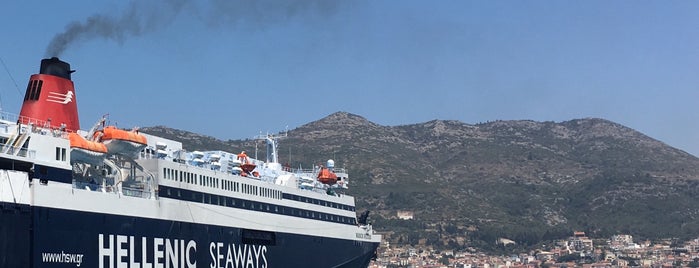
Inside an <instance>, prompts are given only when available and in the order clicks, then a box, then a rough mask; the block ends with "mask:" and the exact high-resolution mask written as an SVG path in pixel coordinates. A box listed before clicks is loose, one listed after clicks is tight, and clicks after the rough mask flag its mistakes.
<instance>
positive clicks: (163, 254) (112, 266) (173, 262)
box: [98, 234, 268, 268]
mask: <svg viewBox="0 0 699 268" xmlns="http://www.w3.org/2000/svg"><path fill="white" fill-rule="evenodd" d="M98 240H99V266H98V267H100V268H185V267H186V268H195V267H198V266H197V242H196V241H194V240H184V239H169V238H158V237H154V238H148V237H138V238H137V237H134V236H126V235H111V234H110V235H104V234H99V238H98ZM139 251H140V253H141V254H140V256H141V258H139V259H136V253H137V252H139ZM266 254H267V247H266V246H264V245H248V244H242V245H241V244H233V243H223V242H211V243H209V255H210V258H211V259H210V262H209V263H207V264H203V265H202V266H201V267H209V268H238V267H244V268H249V267H254V268H268V265H267V255H266Z"/></svg>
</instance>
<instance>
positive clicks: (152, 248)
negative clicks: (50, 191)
mask: <svg viewBox="0 0 699 268" xmlns="http://www.w3.org/2000/svg"><path fill="white" fill-rule="evenodd" d="M0 213H1V217H0V267H100V268H102V267H130V268H133V267H139V268H156V267H210V268H218V267H226V268H228V267H232V268H235V267H244V268H249V267H260V268H261V267H265V268H267V267H367V266H368V263H369V262H370V260H371V259H372V257H374V254H375V250H376V248H377V247H378V243H372V242H362V241H353V240H345V239H333V238H327V237H316V236H307V235H299V234H292V233H279V232H266V231H260V230H248V229H240V228H232V227H225V226H215V225H206V224H195V223H188V222H177V221H172V220H162V219H150V218H140V217H132V216H120V215H108V214H101V213H92V212H83V211H73V210H64V209H56V208H47V207H35V206H34V207H32V206H28V205H17V204H12V203H0Z"/></svg>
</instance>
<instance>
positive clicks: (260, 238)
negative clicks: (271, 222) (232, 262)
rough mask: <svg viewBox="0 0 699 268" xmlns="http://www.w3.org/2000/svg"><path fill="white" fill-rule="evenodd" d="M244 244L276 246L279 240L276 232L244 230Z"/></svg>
mask: <svg viewBox="0 0 699 268" xmlns="http://www.w3.org/2000/svg"><path fill="white" fill-rule="evenodd" d="M241 235H242V238H243V244H254V245H269V246H274V245H276V243H277V238H276V235H275V233H274V232H267V231H258V230H248V229H243V231H242V234H241Z"/></svg>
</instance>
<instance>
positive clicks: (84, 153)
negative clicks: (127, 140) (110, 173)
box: [68, 132, 107, 164]
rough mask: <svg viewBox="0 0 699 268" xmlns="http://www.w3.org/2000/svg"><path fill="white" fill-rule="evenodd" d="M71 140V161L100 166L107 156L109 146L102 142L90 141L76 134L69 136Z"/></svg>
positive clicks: (72, 133)
mask: <svg viewBox="0 0 699 268" xmlns="http://www.w3.org/2000/svg"><path fill="white" fill-rule="evenodd" d="M68 139H69V140H70V161H71V162H80V163H88V164H100V163H102V161H104V158H105V156H106V155H107V146H105V145H104V144H103V143H100V142H94V141H88V140H86V139H85V138H83V137H82V136H80V135H78V134H77V133H75V132H71V133H69V134H68Z"/></svg>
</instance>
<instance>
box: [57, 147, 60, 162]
mask: <svg viewBox="0 0 699 268" xmlns="http://www.w3.org/2000/svg"><path fill="white" fill-rule="evenodd" d="M58 160H61V148H60V147H56V161H58Z"/></svg>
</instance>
